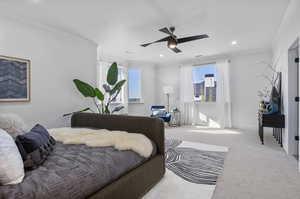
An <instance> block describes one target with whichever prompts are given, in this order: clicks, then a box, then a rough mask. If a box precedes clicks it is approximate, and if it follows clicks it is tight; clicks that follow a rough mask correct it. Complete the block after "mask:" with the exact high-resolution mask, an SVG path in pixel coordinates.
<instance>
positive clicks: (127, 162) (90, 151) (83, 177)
mask: <svg viewBox="0 0 300 199" xmlns="http://www.w3.org/2000/svg"><path fill="white" fill-rule="evenodd" d="M144 161H146V159H145V158H143V157H141V156H140V155H138V154H137V153H135V152H133V151H129V150H128V151H119V150H116V149H114V148H113V147H94V148H91V147H88V146H86V145H64V144H62V143H60V142H58V143H57V144H56V146H55V150H54V151H53V153H52V154H51V155H50V156H49V157H48V159H47V160H46V161H45V162H44V164H43V165H42V166H40V167H39V168H37V169H35V170H33V171H27V172H26V173H25V178H24V180H23V182H22V183H20V184H18V185H9V186H0V198H1V199H19V198H20V199H21V198H22V199H24V198H26V199H39V198H41V199H53V198H56V199H60V198H62V199H83V198H86V197H88V196H90V195H91V194H93V193H95V192H96V191H98V190H99V189H101V188H103V187H104V186H105V185H107V184H109V183H111V182H113V181H115V180H117V179H118V178H119V177H120V176H122V175H123V174H125V173H127V172H129V171H130V170H132V169H134V168H136V167H138V166H139V165H140V164H142V163H143V162H144Z"/></svg>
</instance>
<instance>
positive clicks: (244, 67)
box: [230, 52, 272, 130]
mask: <svg viewBox="0 0 300 199" xmlns="http://www.w3.org/2000/svg"><path fill="white" fill-rule="evenodd" d="M260 62H266V63H270V64H271V62H272V54H271V52H257V53H251V54H244V55H243V54H241V55H233V56H232V57H231V64H230V74H231V100H232V122H233V127H235V128H240V129H251V130H257V125H258V124H257V111H258V104H259V101H260V99H259V97H258V95H257V94H258V91H259V90H261V89H262V88H264V87H265V86H268V87H270V89H271V85H270V84H269V83H268V82H267V81H266V80H265V79H264V78H262V77H259V76H261V75H262V74H264V73H265V71H266V72H267V70H265V69H266V67H267V65H266V64H264V63H260ZM266 75H267V74H266Z"/></svg>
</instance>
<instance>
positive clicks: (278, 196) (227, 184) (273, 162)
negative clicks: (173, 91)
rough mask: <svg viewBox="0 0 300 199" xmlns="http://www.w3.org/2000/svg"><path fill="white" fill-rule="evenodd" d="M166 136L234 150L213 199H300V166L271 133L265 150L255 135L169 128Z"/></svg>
mask: <svg viewBox="0 0 300 199" xmlns="http://www.w3.org/2000/svg"><path fill="white" fill-rule="evenodd" d="M166 136H167V137H168V138H175V139H181V140H186V141H191V142H201V143H206V144H214V145H219V146H227V147H229V148H230V150H229V153H227V157H226V160H225V169H224V172H223V175H222V176H220V177H219V181H218V183H217V188H216V190H215V193H214V196H213V199H300V173H299V172H298V170H297V162H296V160H295V159H294V158H293V157H289V156H287V155H286V154H285V152H284V151H283V149H282V148H281V147H280V146H279V145H278V144H277V143H275V141H274V139H273V137H272V136H271V133H269V134H267V135H266V136H265V145H264V146H263V145H261V144H260V142H259V139H258V136H257V132H255V131H253V132H248V131H239V130H210V129H201V128H197V127H179V128H167V129H166Z"/></svg>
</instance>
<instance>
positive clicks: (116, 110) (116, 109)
mask: <svg viewBox="0 0 300 199" xmlns="http://www.w3.org/2000/svg"><path fill="white" fill-rule="evenodd" d="M123 108H125V107H124V106H117V107H115V108H114V109H113V111H112V112H111V113H114V112H119V111H120V110H122V109H123Z"/></svg>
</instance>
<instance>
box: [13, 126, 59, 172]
mask: <svg viewBox="0 0 300 199" xmlns="http://www.w3.org/2000/svg"><path fill="white" fill-rule="evenodd" d="M55 143H56V141H55V140H54V138H53V137H51V136H50V135H49V133H48V131H47V130H46V129H45V128H44V127H43V126H42V125H39V124H37V125H36V126H35V127H33V128H32V129H31V131H30V132H28V133H25V134H24V135H19V136H17V138H16V144H17V146H18V148H19V151H20V153H21V156H22V158H23V161H24V167H25V169H34V168H37V167H38V166H39V165H41V164H43V163H44V161H45V160H46V159H47V157H48V156H49V155H50V153H51V152H52V151H53V148H54V145H55Z"/></svg>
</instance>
